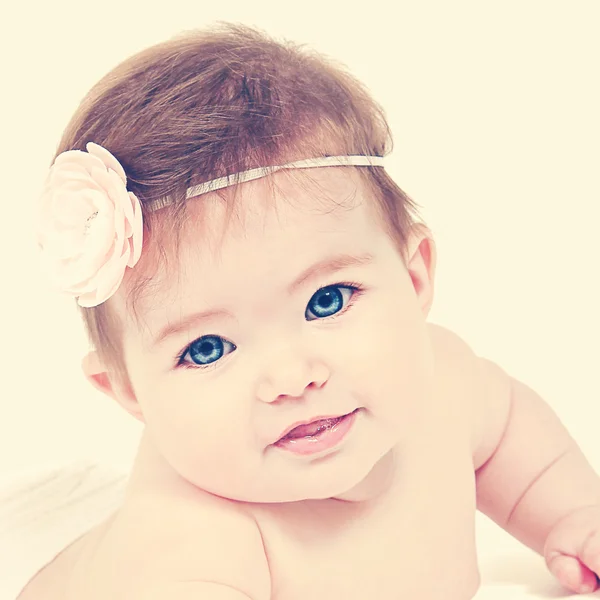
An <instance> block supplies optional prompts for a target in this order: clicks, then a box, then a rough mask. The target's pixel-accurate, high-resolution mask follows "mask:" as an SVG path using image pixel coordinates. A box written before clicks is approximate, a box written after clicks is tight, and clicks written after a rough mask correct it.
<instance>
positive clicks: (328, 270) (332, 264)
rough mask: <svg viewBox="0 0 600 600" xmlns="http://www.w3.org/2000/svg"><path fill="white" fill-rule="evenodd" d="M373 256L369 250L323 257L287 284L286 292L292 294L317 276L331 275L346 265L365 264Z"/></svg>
mask: <svg viewBox="0 0 600 600" xmlns="http://www.w3.org/2000/svg"><path fill="white" fill-rule="evenodd" d="M373 258H374V257H373V255H372V254H371V253H369V252H363V253H362V254H336V255H335V256H330V257H328V258H324V259H323V260H320V261H319V262H317V263H315V264H314V265H311V266H310V267H308V269H305V270H304V271H303V272H302V273H301V274H300V275H299V276H298V277H297V278H296V279H295V280H294V281H293V282H292V283H291V284H290V285H289V286H288V293H289V294H293V293H294V292H296V291H297V290H298V289H299V288H301V287H303V286H305V285H306V284H308V283H310V282H311V281H313V280H314V279H317V278H319V277H324V276H325V275H332V274H333V273H335V272H337V271H341V270H342V269H346V268H348V267H358V266H363V265H367V264H369V263H370V262H372V261H373Z"/></svg>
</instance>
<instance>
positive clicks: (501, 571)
mask: <svg viewBox="0 0 600 600" xmlns="http://www.w3.org/2000/svg"><path fill="white" fill-rule="evenodd" d="M126 480H127V474H126V473H125V472H124V471H122V470H120V469H118V468H115V467H108V466H106V465H99V464H95V463H94V462H91V461H81V462H76V463H72V464H68V465H58V466H56V467H45V468H42V469H36V470H32V471H30V472H25V473H19V474H12V475H4V476H2V478H1V479H0V600H16V598H17V596H18V595H19V593H20V592H21V591H22V589H23V588H24V587H25V585H26V584H27V582H28V581H29V580H30V579H31V578H32V577H33V576H34V575H35V574H36V573H37V572H38V571H39V570H40V569H42V568H43V567H44V566H45V565H47V564H48V563H49V562H50V561H51V560H52V559H53V558H54V557H55V556H57V555H58V554H59V553H60V552H61V551H62V550H63V549H64V548H65V547H66V546H67V545H69V544H70V543H71V542H73V541H75V540H76V539H77V538H78V537H80V536H81V535H83V534H84V533H85V532H86V531H88V530H89V529H91V528H92V527H94V526H95V525H97V524H98V523H100V522H101V521H102V520H104V519H105V518H107V517H108V516H109V515H110V514H111V513H112V512H113V511H114V510H115V509H116V508H117V507H118V506H119V504H120V503H121V502H122V499H123V493H124V489H125V483H126ZM477 543H478V551H479V557H480V570H481V576H482V586H481V589H480V590H479V592H478V593H477V595H476V600H499V599H502V600H507V599H510V600H533V599H538V600H539V599H540V598H584V597H585V596H580V595H575V594H568V593H566V592H564V590H562V588H561V587H560V586H559V585H558V584H557V583H556V582H555V580H554V579H553V578H552V576H551V575H550V574H549V573H548V571H547V570H546V567H545V565H544V562H543V560H542V559H541V558H540V557H539V556H537V555H536V554H535V553H534V552H532V551H531V550H529V549H528V548H526V547H524V546H522V545H521V544H520V543H519V542H517V541H516V540H515V539H514V538H512V537H510V536H509V535H508V534H507V533H506V532H504V531H503V530H501V529H500V528H499V527H497V526H496V525H495V524H494V523H492V522H491V521H490V520H489V519H487V518H486V517H485V516H484V515H482V514H480V513H478V514H477ZM432 565H433V566H435V561H432ZM433 576H435V574H433ZM592 596H593V597H599V598H600V592H598V593H596V594H587V597H592Z"/></svg>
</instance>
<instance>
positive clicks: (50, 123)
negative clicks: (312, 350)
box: [0, 0, 600, 473]
mask: <svg viewBox="0 0 600 600" xmlns="http://www.w3.org/2000/svg"><path fill="white" fill-rule="evenodd" d="M152 6H153V5H152V4H151V3H148V2H138V1H135V2H123V1H122V0H120V1H117V0H103V2H100V3H84V2H81V0H78V1H67V0H53V1H52V2H47V3H46V2H44V3H42V2H39V1H38V3H37V6H36V5H35V3H23V4H19V5H16V3H15V4H13V6H12V7H11V8H10V9H5V10H6V11H8V12H6V13H5V15H6V16H8V18H7V19H6V20H5V19H4V18H3V21H4V28H5V31H4V32H3V35H2V36H1V41H0V44H1V47H0V56H1V60H2V93H1V94H0V107H1V109H2V110H1V111H0V119H1V121H0V125H1V126H2V128H1V130H0V131H1V134H2V139H1V142H0V152H1V153H2V156H1V158H2V160H1V162H0V164H1V165H2V186H1V188H0V189H1V191H2V198H1V201H2V218H0V227H1V236H0V244H1V247H0V250H1V254H0V256H1V261H2V263H1V264H2V280H1V281H2V283H1V285H2V294H1V299H0V303H1V304H0V309H1V315H2V317H1V318H2V365H3V368H2V377H1V384H0V385H1V388H0V389H1V400H0V402H1V407H2V412H1V417H0V473H2V472H6V471H8V470H13V469H21V468H22V467H26V466H29V467H31V466H35V465H39V464H41V463H46V462H55V461H59V460H71V459H74V458H77V457H80V456H84V457H95V458H98V459H101V460H103V461H109V462H116V463H126V462H127V461H129V460H130V458H131V456H132V453H133V451H134V449H135V444H136V441H137V437H138V435H139V432H140V429H139V426H138V423H137V422H135V421H134V420H133V419H132V418H131V417H128V416H127V415H126V414H125V413H124V412H122V411H121V410H120V409H118V408H117V407H116V406H113V404H112V403H111V401H110V400H109V399H108V398H106V397H105V396H103V395H101V394H100V393H98V392H96V391H95V390H94V389H93V388H92V387H91V386H90V385H89V384H88V383H87V382H86V381H85V380H84V378H83V376H82V374H81V370H80V360H81V357H82V356H83V354H84V353H85V351H86V350H87V341H86V339H85V337H84V334H83V329H82V326H81V324H80V321H79V318H78V316H77V313H76V311H75V308H74V305H73V302H72V301H70V300H65V299H63V298H57V297H55V296H52V295H51V294H50V293H49V292H48V290H47V289H46V287H45V285H44V283H43V282H42V281H41V279H40V275H39V273H38V269H37V263H36V257H37V254H36V247H35V243H34V238H33V230H32V206H33V203H34V200H35V198H36V196H37V194H38V192H39V189H40V187H41V184H42V182H43V179H44V177H45V175H46V171H47V168H48V166H49V162H50V160H51V157H52V155H53V152H54V149H55V147H56V145H57V143H58V140H59V138H60V135H61V132H62V130H63V128H64V127H65V126H66V124H67V122H68V120H69V118H70V117H71V115H72V113H73V112H74V110H75V108H76V107H77V104H78V103H79V101H80V100H81V98H82V97H83V96H84V94H85V93H86V92H87V91H88V89H89V88H90V87H91V86H92V85H93V84H94V83H95V82H96V81H97V80H98V79H99V78H100V77H101V76H103V75H104V74H105V73H106V72H108V71H109V70H110V69H111V68H112V67H114V66H115V65H116V64H118V63H119V62H120V61H121V60H123V59H124V58H126V57H128V56H129V55H131V54H133V53H134V52H136V51H138V50H141V49H143V48H145V47H147V46H149V45H151V44H153V43H156V42H160V41H163V40H164V39H166V38H169V37H171V36H173V35H175V34H177V33H179V32H181V31H182V30H184V29H191V28H194V27H203V26H206V25H208V24H210V23H214V22H215V21H216V20H225V21H234V22H242V23H245V24H249V25H256V26H258V27H260V28H263V29H264V30H266V31H267V32H268V33H270V34H272V35H275V36H283V37H286V38H289V39H292V40H294V41H297V42H303V43H306V44H308V45H309V46H311V47H313V48H315V49H316V50H319V51H322V52H324V53H326V54H329V55H331V56H333V57H334V58H336V59H337V60H340V61H342V62H343V63H345V64H346V65H347V66H348V67H349V69H350V70H351V71H352V72H353V73H354V74H355V75H357V76H358V77H359V78H360V79H361V80H362V81H364V82H365V83H366V84H367V86H368V87H369V88H370V90H371V92H372V93H373V95H374V96H375V98H376V99H377V100H378V101H380V102H381V103H382V105H383V106H384V108H385V110H386V112H387V115H388V118H389V122H390V124H391V127H392V131H393V134H394V140H395V150H394V152H393V154H392V155H391V156H390V157H389V159H388V169H389V171H390V172H391V174H392V175H393V177H394V178H395V180H396V181H397V182H398V183H399V185H400V186H401V187H402V188H403V189H404V190H405V191H407V192H408V193H409V195H411V196H412V197H413V198H414V199H415V200H416V201H417V202H418V203H419V204H420V205H421V206H422V207H423V210H422V212H423V215H424V217H425V219H426V221H427V222H428V224H429V225H430V226H431V228H432V230H433V233H434V236H435V238H436V241H437V248H438V253H439V256H438V269H437V278H436V299H435V302H434V307H433V310H432V312H431V314H430V320H431V321H433V322H436V323H440V324H442V325H445V326H447V327H449V328H451V329H453V330H455V331H456V332H457V333H459V334H460V335H461V336H462V337H463V338H464V339H465V340H466V341H467V342H468V343H469V344H470V345H471V346H472V347H473V348H474V350H475V351H476V352H477V353H478V354H480V355H483V356H486V357H487V358H490V359H491V360H494V361H496V362H497V363H498V364H500V365H501V366H502V367H503V368H504V369H505V370H507V371H508V372H509V373H510V374H512V375H513V376H515V377H518V378H520V379H521V380H523V381H524V382H526V383H527V384H528V385H530V386H532V387H533V388H534V389H536V390H537V391H538V392H539V393H540V394H541V395H542V396H543V397H544V398H545V399H546V400H547V402H548V403H549V404H550V405H551V406H552V407H553V408H554V410H555V411H556V412H557V413H558V414H559V416H560V417H561V419H562V420H563V422H564V423H565V425H566V426H567V427H568V428H569V430H570V431H571V432H572V434H573V435H574V436H575V437H576V438H577V439H578V441H579V442H580V445H581V446H582V447H583V449H584V450H585V451H586V452H587V454H588V456H589V458H590V461H591V462H592V464H593V465H594V466H595V467H596V468H597V469H598V468H600V437H599V436H598V435H597V431H598V428H599V423H600V384H599V382H598V377H597V374H598V371H599V366H600V365H599V363H600V349H599V345H598V344H599V342H598V340H599V338H600V317H599V315H598V307H599V306H600V284H599V283H598V275H599V269H598V259H599V257H600V243H599V241H598V232H599V230H600V223H599V222H600V182H599V168H598V167H599V164H600V142H599V140H600V110H599V108H600V35H599V34H598V32H599V31H600V2H598V0H587V1H585V0H570V1H566V0H564V1H561V2H557V1H553V0H535V1H534V0H505V1H503V2H484V1H465V0H457V1H453V2H445V1H442V0H439V1H436V2H429V1H416V0H414V1H412V2H408V1H405V0H401V1H397V2H388V3H385V2H383V3H382V2H379V3H374V2H360V3H359V2H350V1H348V2H334V1H331V0H329V1H328V2H323V1H318V2H317V1H312V0H311V1H302V2H296V3H291V2H280V3H277V2H274V1H273V0H258V1H251V2H241V1H239V0H238V1H235V2H215V3H209V2H201V1H196V2H184V1H182V0H170V1H169V2H166V3H161V4H160V6H159V8H152Z"/></svg>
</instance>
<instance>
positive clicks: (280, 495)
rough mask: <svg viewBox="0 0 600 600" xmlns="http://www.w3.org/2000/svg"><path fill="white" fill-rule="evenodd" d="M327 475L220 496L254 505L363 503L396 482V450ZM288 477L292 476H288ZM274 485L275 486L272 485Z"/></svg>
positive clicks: (280, 481) (276, 481)
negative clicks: (320, 502)
mask: <svg viewBox="0 0 600 600" xmlns="http://www.w3.org/2000/svg"><path fill="white" fill-rule="evenodd" d="M338 467H339V468H337V469H332V470H331V471H330V472H329V473H324V472H321V473H316V472H315V473H314V474H313V475H312V476H310V477H307V478H302V477H297V476H296V477H291V478H290V480H289V481H286V478H285V476H283V477H282V476H280V477H277V478H275V477H274V478H269V481H268V482H263V485H260V483H259V482H258V481H256V480H255V483H256V484H257V485H256V486H255V487H254V489H250V487H249V486H246V487H245V489H244V490H243V491H242V490H241V489H240V490H233V489H230V490H228V492H229V493H228V494H223V495H224V496H226V497H228V498H229V499H231V500H234V501H239V502H246V503H255V504H280V503H288V502H303V501H307V500H341V501H345V502H365V501H369V500H374V499H376V498H378V497H380V496H381V495H382V494H385V492H386V491H387V490H388V489H389V488H390V487H391V484H392V483H393V481H395V477H394V476H395V473H396V456H395V449H394V448H391V449H386V450H385V451H383V452H382V455H380V456H378V457H377V459H376V460H375V461H372V462H371V463H370V464H369V463H367V462H366V461H365V462H364V463H363V464H362V465H359V464H356V463H355V464H353V465H338ZM290 475H292V474H291V473H290ZM273 484H274V485H273Z"/></svg>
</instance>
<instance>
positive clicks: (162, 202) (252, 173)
mask: <svg viewBox="0 0 600 600" xmlns="http://www.w3.org/2000/svg"><path fill="white" fill-rule="evenodd" d="M338 166H354V167H383V166H384V159H383V156H362V155H360V156H352V155H351V156H322V157H320V158H307V159H304V160H297V161H295V162H291V163H287V164H285V165H276V166H272V167H259V168H258V169H250V170H249V171H243V172H242V173H235V174H234V175H227V176H226V177H219V178H218V179H213V180H212V181H207V182H206V183H201V184H199V185H195V186H193V187H191V188H188V190H187V191H186V194H185V198H186V200H188V199H189V198H193V197H194V196H200V195H201V194H206V193H208V192H214V191H215V190H220V189H222V188H226V187H229V186H231V185H237V184H239V183H244V182H245V181H252V180H253V179H260V178H261V177H266V176H267V175H271V174H273V173H276V172H277V171H281V170H282V169H309V168H311V167H338ZM171 203H172V200H171V199H170V198H159V199H158V200H154V201H153V202H149V203H148V204H146V209H147V210H149V211H150V212H153V211H155V210H159V209H160V208H164V207H165V206H169V204H171Z"/></svg>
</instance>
